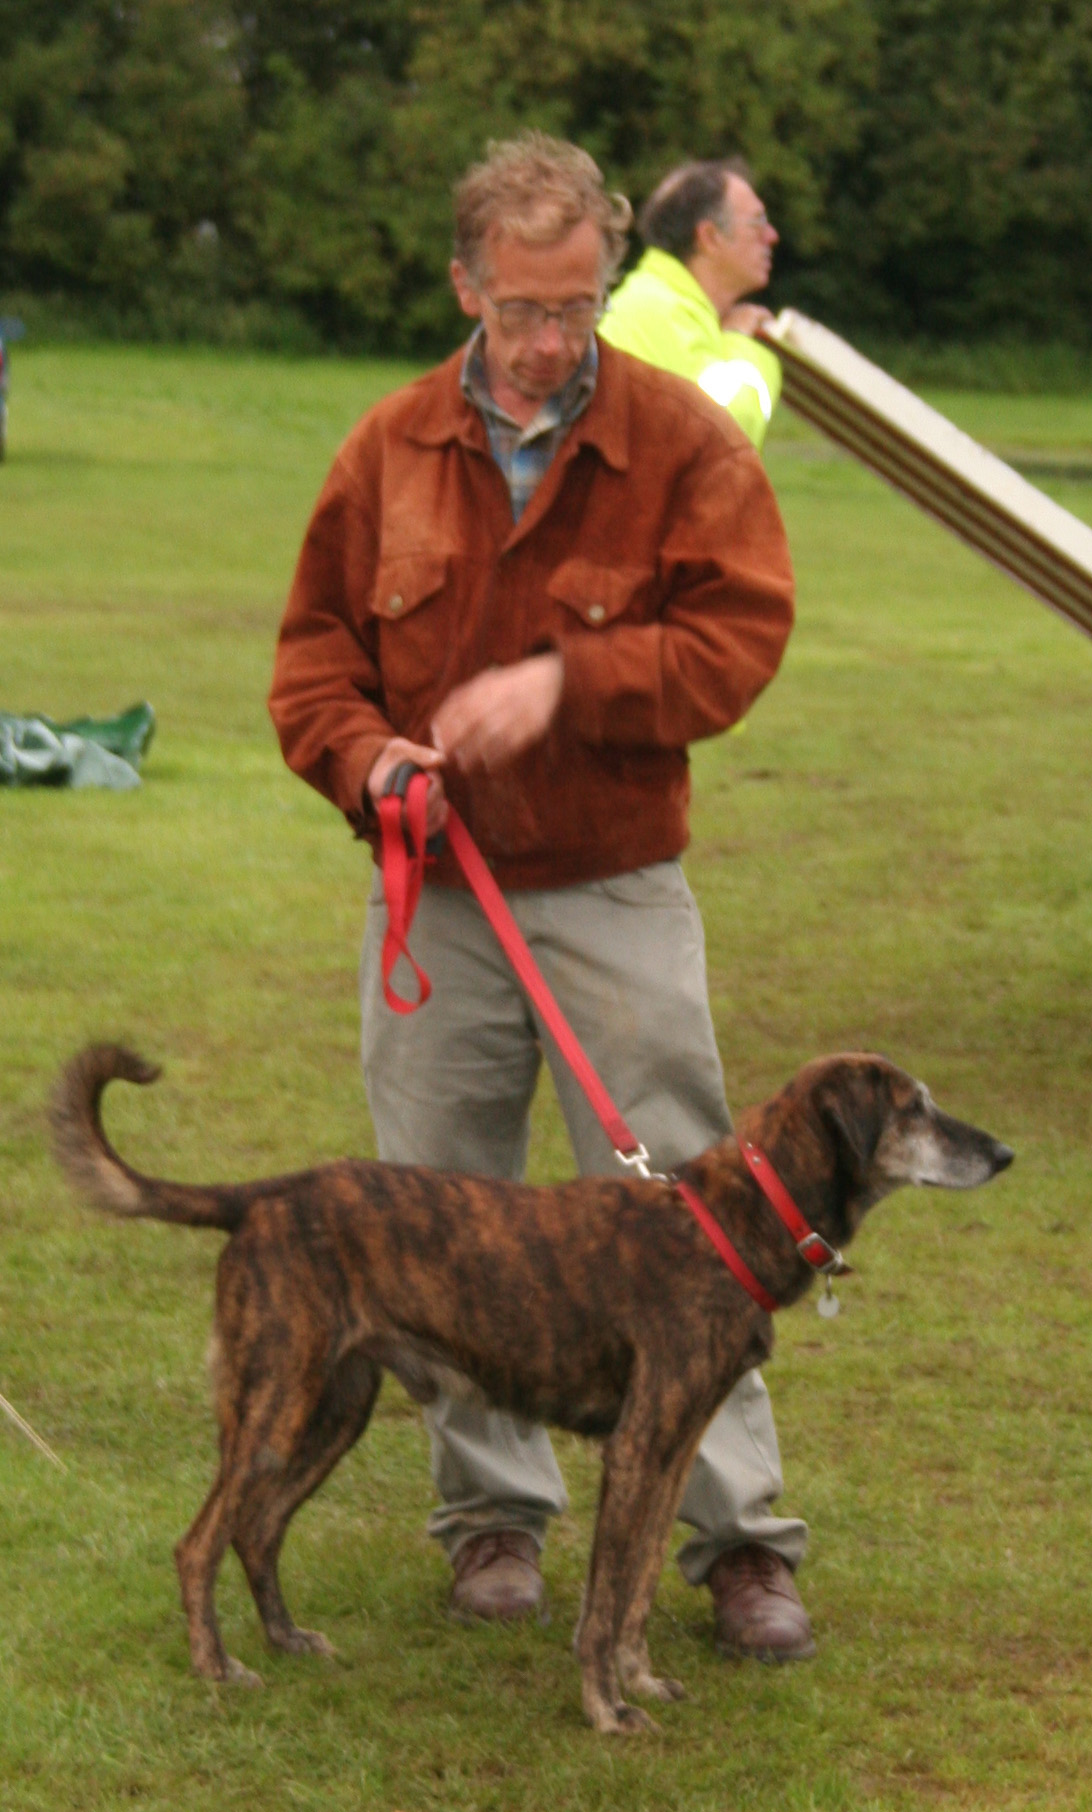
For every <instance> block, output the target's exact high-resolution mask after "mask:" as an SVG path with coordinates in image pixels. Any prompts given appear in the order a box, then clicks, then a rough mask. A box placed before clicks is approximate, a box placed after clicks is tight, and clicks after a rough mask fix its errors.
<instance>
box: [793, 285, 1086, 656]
mask: <svg viewBox="0 0 1092 1812" xmlns="http://www.w3.org/2000/svg"><path fill="white" fill-rule="evenodd" d="M761 337H762V339H763V340H765V341H766V342H767V344H769V345H770V346H772V347H773V348H774V350H775V351H776V352H777V354H778V356H779V357H780V359H781V362H782V366H783V374H784V375H783V386H782V397H783V399H784V401H785V402H787V403H788V404H789V405H790V407H791V408H793V409H795V410H796V412H797V413H798V414H799V415H802V416H803V417H804V419H805V421H808V422H811V423H812V424H813V425H814V426H815V427H816V428H820V429H822V431H823V433H824V434H826V435H828V436H829V438H830V439H831V440H833V441H834V442H836V444H837V445H838V446H840V447H845V449H846V450H847V452H850V453H852V454H854V455H855V457H856V458H857V459H859V460H860V461H861V463H862V464H863V465H866V466H867V467H868V468H869V470H870V471H873V472H875V473H877V475H878V476H879V477H880V478H884V479H886V480H887V482H888V484H891V485H894V487H895V489H896V490H898V491H901V492H902V493H903V494H904V496H906V497H909V498H911V499H912V501H913V502H914V503H916V504H918V505H919V506H920V508H921V509H923V510H926V511H928V513H929V515H930V516H935V517H936V519H937V521H938V522H942V523H943V524H944V526H945V528H949V529H951V530H952V532H953V534H956V535H959V536H960V538H961V539H962V540H964V541H966V542H968V543H969V544H970V546H971V547H974V548H977V549H978V552H979V553H980V554H984V555H985V557H986V559H987V560H992V561H993V564H994V565H995V566H999V567H1000V568H1001V571H1002V572H1005V573H1008V574H1009V576H1010V578H1013V579H1016V580H1018V581H1019V583H1020V584H1021V585H1026V586H1027V588H1028V590H1029V591H1031V592H1033V593H1034V594H1035V596H1036V597H1037V598H1040V599H1041V600H1042V602H1043V603H1044V604H1049V605H1050V606H1051V607H1052V608H1053V609H1054V610H1056V611H1058V612H1059V613H1060V614H1061V615H1062V616H1063V617H1065V618H1066V619H1067V621H1069V622H1070V623H1074V624H1076V626H1077V628H1078V629H1083V630H1084V632H1085V634H1086V635H1090V636H1092V528H1089V527H1088V526H1087V525H1086V524H1085V523H1083V522H1081V521H1080V520H1079V519H1078V518H1077V517H1076V516H1073V515H1071V514H1070V512H1069V511H1068V510H1065V509H1063V508H1062V506H1061V504H1058V503H1055V502H1054V501H1053V499H1051V498H1050V497H1046V496H1044V494H1043V492H1042V491H1039V490H1037V489H1036V488H1035V486H1034V485H1033V484H1029V483H1028V482H1027V480H1026V479H1024V478H1021V476H1020V474H1019V473H1018V472H1014V471H1013V469H1012V467H1011V466H1008V465H1006V464H1005V462H1004V460H1003V459H998V458H997V457H996V456H995V455H994V454H993V453H987V451H986V449H985V448H984V447H980V446H979V444H978V442H977V441H976V440H972V439H971V436H970V435H969V434H964V433H963V431H962V429H960V428H957V427H956V426H955V424H954V422H950V421H949V420H948V419H947V417H946V416H943V415H941V414H939V413H938V411H937V410H936V409H931V408H930V407H929V405H928V403H923V402H922V400H921V398H920V397H917V396H915V395H914V393H913V391H911V390H907V389H906V388H905V386H904V385H902V384H899V383H897V382H896V381H895V379H894V378H892V377H889V376H888V375H887V373H886V371H881V370H880V368H879V366H878V365H873V364H872V363H871V362H870V361H869V360H868V359H866V358H862V356H861V354H860V353H859V352H855V351H854V350H853V348H852V346H849V345H847V344H846V342H845V340H841V339H839V338H838V335H837V334H834V333H831V332H830V331H829V329H827V328H825V327H821V326H820V325H819V323H818V322H817V321H810V320H809V319H808V317H807V316H806V315H801V314H798V313H797V312H796V310H795V309H792V308H785V309H782V311H781V313H780V314H779V315H778V317H777V319H776V320H775V321H771V322H769V323H767V325H766V326H765V327H764V328H763V329H762V333H761Z"/></svg>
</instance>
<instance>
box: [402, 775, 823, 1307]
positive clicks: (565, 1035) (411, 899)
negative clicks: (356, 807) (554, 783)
mask: <svg viewBox="0 0 1092 1812" xmlns="http://www.w3.org/2000/svg"><path fill="white" fill-rule="evenodd" d="M427 795H428V777H427V775H426V774H424V773H423V772H422V771H421V770H420V769H419V768H413V767H412V764H411V763H409V762H403V763H402V765H401V766H400V767H399V768H397V769H396V770H395V772H394V774H393V775H392V777H391V780H390V781H389V782H388V790H387V792H386V793H385V794H384V796H383V798H381V799H380V800H379V802H378V806H377V810H378V813H379V823H380V828H381V830H382V834H383V893H384V897H385V899H386V903H387V929H386V932H385V934H384V938H383V954H382V971H383V993H384V996H385V998H386V1002H387V1005H388V1006H389V1007H390V1008H392V1009H393V1011H394V1012H395V1013H416V1011H417V1009H418V1007H423V1006H424V1004H425V1002H426V1000H428V998H429V996H430V994H431V993H432V984H431V982H430V981H429V979H428V976H427V975H426V974H425V972H424V970H423V969H422V968H421V967H420V965H419V964H418V963H417V962H416V961H415V960H414V958H413V956H412V955H411V954H410V949H409V942H408V939H409V931H410V926H411V924H412V923H413V915H414V913H415V912H416V910H417V903H418V901H419V899H420V897H421V888H422V886H423V885H424V878H425V864H426V862H427V860H428V857H429V850H428V847H427V844H426V839H425V822H426V801H427ZM445 831H446V834H447V840H448V842H449V843H450V845H451V849H452V853H453V854H454V856H455V858H456V860H457V862H458V863H459V866H460V868H461V869H462V871H463V873H464V875H465V876H466V878H467V881H468V883H469V884H470V887H471V888H472V890H473V892H474V894H475V895H476V897H477V900H478V903H479V905H480V906H481V909H482V911H483V912H484V913H485V916H486V918H487V919H488V920H489V923H490V925H491V926H492V927H493V930H494V931H495V932H496V935H497V938H498V940H499V942H500V945H501V948H502V949H503V951H504V953H505V955H506V956H507V958H508V960H509V962H510V963H511V965H512V968H513V969H514V970H515V973H516V975H517V977H518V979H519V981H520V982H521V983H522V985H523V987H524V988H525V989H526V990H527V993H528V994H529V995H530V997H531V999H532V1000H533V1001H534V1003H535V1006H536V1007H537V1008H538V1010H539V1012H540V1013H541V1015H542V1017H543V1019H544V1020H545V1022H546V1024H547V1026H548V1027H549V1029H550V1031H551V1033H552V1034H553V1037H554V1039H555V1041H556V1043H557V1047H558V1049H559V1050H560V1052H561V1054H562V1056H563V1057H564V1059H565V1061H566V1063H567V1064H568V1065H569V1068H570V1069H571V1070H572V1072H573V1074H574V1076H575V1077H576V1079H577V1081H578V1082H579V1084H580V1086H581V1088H582V1089H583V1090H584V1093H585V1095H586V1096H587V1098H588V1101H589V1103H590V1105H591V1108H592V1111H593V1112H594V1114H595V1116H596V1119H597V1120H598V1121H599V1124H600V1126H601V1127H602V1128H603V1131H604V1132H605V1133H606V1135H607V1138H608V1139H609V1140H610V1142H611V1144H612V1145H613V1147H614V1150H615V1155H616V1156H617V1157H618V1158H619V1159H620V1160H621V1162H622V1163H623V1164H626V1165H628V1166H630V1167H631V1168H632V1169H634V1170H636V1171H637V1173H638V1175H639V1176H643V1177H649V1176H651V1174H652V1173H651V1171H650V1170H649V1159H648V1152H647V1151H646V1150H645V1147H644V1146H643V1145H642V1144H641V1142H640V1140H639V1139H637V1138H635V1137H634V1134H633V1132H632V1131H631V1130H630V1128H629V1126H628V1125H627V1124H626V1122H625V1120H624V1119H623V1117H622V1115H621V1114H620V1113H619V1112H618V1109H617V1107H616V1106H615V1105H614V1102H613V1101H612V1100H611V1098H610V1096H609V1095H608V1093H607V1091H606V1089H605V1088H604V1087H603V1084H602V1082H601V1081H600V1079H599V1077H598V1075H597V1074H596V1072H595V1070H594V1068H593V1067H592V1064H591V1061H590V1059H589V1057H588V1055H587V1052H586V1051H585V1050H584V1047H583V1046H582V1045H581V1043H580V1040H579V1039H578V1038H577V1036H576V1033H575V1032H574V1031H573V1029H572V1027H571V1025H570V1024H569V1022H568V1020H567V1019H566V1018H565V1015H564V1013H563V1012H562V1011H561V1008H560V1007H559V1006H558V1004H557V1001H556V1000H555V999H554V996H553V994H552V993H551V992H550V989H549V987H548V985H547V982H546V978H545V976H544V975H543V973H542V971H541V969H540V968H539V966H538V964H537V963H536V962H535V959H534V957H533V956H532V955H531V952H530V950H529V949H528V947H527V942H526V939H525V938H524V936H523V933H522V932H521V930H520V928H519V926H518V925H517V923H516V921H515V919H514V917H513V916H512V912H511V910H510V908H509V906H508V902H507V901H506V900H505V897H504V895H503V894H502V892H501V890H500V888H499V887H498V886H497V883H496V881H495V880H494V879H493V876H492V875H491V873H490V872H489V868H488V865H487V864H486V862H485V859H484V857H483V856H482V853H481V851H480V850H479V848H478V846H477V844H476V843H475V842H474V839H473V838H472V836H471V835H470V832H469V831H468V830H467V828H466V825H465V824H464V823H463V821H462V819H461V818H460V816H459V814H458V812H457V811H456V810H455V807H454V806H453V805H451V804H450V803H449V805H448V808H447V823H446V825H445ZM400 956H404V957H405V958H406V960H407V962H408V963H409V964H410V967H411V968H412V970H413V973H414V975H415V977H416V979H417V989H418V993H417V999H416V1000H407V999H405V998H404V997H403V996H402V995H400V994H397V993H396V992H395V990H394V986H393V984H392V981H391V976H392V974H393V972H394V967H395V964H396V963H397V961H398V959H399V957H400ZM740 1151H741V1152H742V1153H743V1156H744V1158H745V1160H746V1162H747V1165H748V1167H749V1169H750V1172H751V1175H752V1176H753V1177H754V1179H755V1182H756V1183H757V1184H758V1186H759V1188H760V1189H761V1191H762V1193H763V1195H764V1196H765V1197H766V1200H767V1201H768V1202H769V1204H770V1206H771V1207H772V1208H773V1210H774V1213H775V1214H776V1215H777V1216H778V1218H779V1220H781V1221H782V1222H783V1224H784V1225H785V1226H786V1227H787V1228H788V1230H789V1232H790V1233H791V1234H792V1236H793V1239H794V1240H795V1241H796V1249H797V1251H798V1252H799V1254H800V1256H801V1258H803V1259H805V1260H806V1262H807V1263H808V1264H809V1265H811V1266H813V1268H814V1269H815V1270H816V1271H821V1272H825V1273H826V1274H827V1275H828V1277H829V1276H830V1275H831V1274H834V1275H840V1274H841V1273H843V1272H845V1271H848V1270H849V1266H848V1265H847V1264H846V1263H845V1261H844V1260H843V1258H842V1256H841V1254H840V1253H839V1252H836V1251H835V1249H834V1247H833V1246H830V1245H828V1244H827V1241H826V1240H825V1239H823V1237H822V1235H821V1234H819V1233H815V1232H814V1231H813V1230H812V1228H811V1227H809V1226H808V1223H807V1221H806V1220H805V1219H804V1216H803V1215H802V1214H801V1212H800V1210H799V1208H798V1207H797V1206H796V1203H795V1202H794V1201H793V1199H792V1197H791V1195H790V1194H789V1192H788V1190H787V1189H786V1188H785V1186H784V1184H783V1183H782V1181H781V1179H780V1177H779V1176H778V1175H777V1173H776V1171H775V1170H774V1168H773V1166H772V1164H771V1163H770V1161H769V1159H768V1158H767V1157H766V1156H765V1154H764V1153H762V1152H760V1151H759V1150H758V1149H757V1147H756V1146H754V1145H749V1144H747V1143H746V1142H743V1141H741V1142H740ZM670 1182H671V1184H672V1187H673V1188H674V1189H675V1190H676V1192H677V1193H678V1194H679V1195H680V1196H681V1197H682V1199H683V1201H684V1202H685V1203H686V1205H687V1207H688V1208H689V1209H690V1212H691V1213H692V1214H693V1215H694V1218H695V1219H696V1220H697V1222H698V1224H699V1225H700V1226H701V1228H702V1229H703V1231H704V1232H705V1233H706V1234H707V1235H708V1237H709V1239H710V1240H711V1241H712V1243H713V1245H714V1246H715V1247H716V1249H717V1251H718V1252H719V1254H720V1256H721V1258H722V1259H723V1260H724V1263H725V1264H726V1265H727V1267H728V1269H729V1270H730V1271H731V1273H732V1275H733V1277H735V1278H736V1279H737V1281H738V1282H739V1283H741V1284H742V1285H743V1288H744V1289H745V1290H746V1291H747V1292H748V1294H749V1295H750V1296H752V1297H753V1298H754V1300H755V1301H756V1302H757V1303H759V1304H760V1306H761V1307H762V1308H764V1309H766V1310H768V1311H769V1312H771V1313H772V1312H773V1310H774V1309H776V1308H777V1306H778V1305H777V1302H776V1300H775V1298H774V1297H773V1296H771V1295H770V1293H769V1291H768V1290H767V1289H765V1288H764V1286H763V1285H762V1284H760V1283H759V1281H758V1279H757V1277H755V1276H754V1274H753V1272H752V1271H750V1270H749V1269H748V1267H747V1266H746V1265H745V1264H744V1262H743V1260H742V1258H741V1257H740V1255H739V1253H738V1252H737V1251H736V1249H735V1247H734V1246H733V1244H732V1242H731V1240H730V1239H729V1238H728V1235H727V1234H726V1233H725V1232H724V1229H723V1228H722V1227H721V1226H720V1225H719V1224H718V1222H717V1221H716V1220H715V1219H714V1217H713V1215H712V1214H711V1213H710V1212H709V1209H708V1208H707V1207H706V1205H705V1203H704V1202H703V1201H702V1199H701V1197H700V1196H699V1195H698V1194H697V1192H696V1191H695V1190H694V1189H692V1188H691V1187H690V1185H689V1183H686V1182H684V1181H683V1180H682V1179H681V1178H679V1177H672V1178H671V1179H670Z"/></svg>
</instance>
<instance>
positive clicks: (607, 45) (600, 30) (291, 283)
mask: <svg viewBox="0 0 1092 1812" xmlns="http://www.w3.org/2000/svg"><path fill="white" fill-rule="evenodd" d="M526 126H539V127H542V128H544V129H546V130H549V131H552V132H556V133H559V134H561V135H563V136H566V137H570V138H573V139H575V140H576V141H577V142H579V143H581V144H583V145H585V146H586V147H587V149H588V150H589V151H591V152H592V154H593V155H594V156H595V157H596V158H597V159H598V160H599V161H600V163H601V164H602V167H603V169H604V171H605V172H606V174H607V177H608V179H609V181H610V183H611V184H612V186H616V187H619V188H622V189H624V190H625V191H626V192H627V193H628V194H629V195H630V196H631V198H632V199H633V200H634V201H635V202H640V201H641V200H642V199H643V198H644V196H645V195H646V194H647V193H648V192H649V190H650V189H651V188H652V186H653V185H654V183H655V182H656V181H657V180H658V179H659V177H660V176H661V175H662V174H663V172H664V171H665V170H666V169H668V168H670V167H671V166H672V165H673V164H675V163H677V162H679V161H681V160H683V159H685V158H687V157H694V156H697V157H706V156H719V155H724V154H726V153H728V152H730V151H742V152H743V153H744V154H745V155H746V156H747V157H748V158H749V160H750V161H751V163H752V165H753V166H754V169H755V171H756V174H757V177H758V180H759V184H760V187H761V189H762V191H763V194H764V197H765V199H766V200H767V202H768V205H769V208H770V211H771V214H772V215H773V217H774V218H775V219H776V221H777V223H778V225H779V227H780V229H781V231H782V237H783V243H782V248H781V252H780V254H779V259H778V268H777V274H776V276H775V283H774V286H773V288H772V290H771V292H770V299H771V300H772V301H773V302H774V303H775V305H779V304H780V303H782V302H785V301H791V302H794V303H795V304H796V305H798V306H802V307H804V308H806V309H809V310H810V311H811V312H813V313H815V314H818V315H819V316H820V317H821V318H822V319H825V320H827V321H828V322H830V324H831V325H832V326H835V327H842V328H843V329H847V330H849V331H850V333H851V334H857V333H859V332H860V331H861V330H862V329H863V330H865V331H872V332H881V333H886V334H888V335H892V336H893V335H899V336H904V337H915V338H922V337H932V338H934V339H936V338H950V339H957V340H959V339H962V340H967V339H970V338H974V337H978V336H982V335H989V336H992V337H995V338H1004V337H1006V336H1007V337H1009V338H1015V337H1018V336H1019V335H1021V334H1024V335H1027V334H1034V335H1036V336H1046V337H1053V338H1058V339H1066V340H1068V341H1069V342H1070V343H1071V344H1073V345H1075V346H1078V347H1088V346H1090V345H1092V0H968V3H967V4H966V5H964V6H960V7H951V6H949V5H947V4H945V0H731V4H728V5H725V4H721V3H720V0H671V4H668V0H415V4H414V5H412V6H408V5H405V4H402V3H401V0H311V3H310V4H308V5H306V6H301V5H299V4H298V3H295V0H256V3H254V4H248V3H247V0H234V3H232V0H130V3H129V4H127V5H125V6H124V7H121V6H116V5H113V4H111V3H110V0H48V3H44V4H41V5H37V4H35V5H32V4H30V3H29V0H0V289H32V290H37V291H40V292H42V291H51V290H60V291H63V292H64V293H67V294H68V295H70V296H71V297H72V298H73V299H74V300H77V299H78V300H79V301H81V302H82V303H86V302H87V301H88V300H89V299H94V300H97V301H98V302H100V303H101V302H103V301H107V302H109V303H110V304H111V305H112V306H113V307H114V308H116V309H124V311H125V313H126V316H127V317H128V318H131V319H133V320H134V321H138V322H139V321H143V322H144V323H145V325H146V327H148V328H151V327H152V325H153V323H156V322H158V323H159V324H160V326H161V327H162V326H165V325H166V324H167V323H169V321H170V320H171V319H172V318H174V317H175V316H177V317H178V319H179V320H180V321H184V320H187V319H190V320H192V319H195V318H196V311H197V310H198V309H201V310H203V311H204V317H205V319H206V320H207V321H209V322H210V323H213V322H215V320H216V318H217V316H218V315H219V316H221V317H224V318H227V317H228V316H229V315H230V314H231V311H233V310H234V311H236V314H235V317H234V318H235V319H240V318H243V317H242V316H240V315H239V314H238V312H237V311H238V310H240V309H246V308H247V307H249V306H251V305H253V304H262V303H264V304H271V305H273V306H274V307H275V308H278V309H288V310H290V311H292V312H293V313H294V314H295V315H296V316H297V318H298V319H299V320H300V321H301V322H302V323H305V324H306V325H307V326H308V327H309V329H310V331H311V332H313V333H314V334H316V335H317V336H318V337H319V338H320V339H322V340H323V341H324V342H325V343H327V344H331V345H340V346H347V345H349V346H352V345H355V346H372V347H377V348H386V349H393V348H401V349H410V348H423V347H433V348H434V347H438V346H440V345H446V344H448V343H450V340H451V338H452V336H453V335H454V334H455V332H456V331H457V329H458V327H459V317H458V313H457V310H456V308H455V305H454V302H453V300H452V298H451V296H450V293H449V288H448V284H447V276H446V267H447V261H448V256H449V249H450V235H451V223H450V190H451V185H452V183H453V182H454V181H455V179H456V178H457V177H458V175H459V174H460V172H461V171H462V170H463V169H465V167H466V166H467V164H468V163H470V162H471V161H472V160H473V159H474V158H476V157H478V156H479V155H480V154H481V151H482V147H483V145H484V142H485V140H486V139H487V138H489V137H497V136H504V135H507V134H509V133H512V132H514V131H517V130H519V129H520V128H522V127H526ZM257 318H260V316H259V317H257ZM210 331H213V332H215V331H217V330H216V329H215V327H210Z"/></svg>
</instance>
